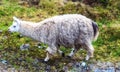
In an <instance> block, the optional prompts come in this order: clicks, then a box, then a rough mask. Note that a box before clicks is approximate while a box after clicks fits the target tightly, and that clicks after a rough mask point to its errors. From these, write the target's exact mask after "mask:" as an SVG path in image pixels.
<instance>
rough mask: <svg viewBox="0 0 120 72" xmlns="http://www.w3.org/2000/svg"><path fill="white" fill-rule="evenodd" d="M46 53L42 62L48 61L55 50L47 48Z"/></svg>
mask: <svg viewBox="0 0 120 72" xmlns="http://www.w3.org/2000/svg"><path fill="white" fill-rule="evenodd" d="M46 51H47V54H46V58H45V59H44V61H48V60H49V59H50V57H51V56H53V55H54V54H55V53H56V51H57V49H56V48H55V47H54V48H50V47H48V48H47V49H46Z"/></svg>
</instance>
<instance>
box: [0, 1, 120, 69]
mask: <svg viewBox="0 0 120 72" xmlns="http://www.w3.org/2000/svg"><path fill="white" fill-rule="evenodd" d="M10 1H11V0H10ZM10 1H9V0H4V1H2V5H0V30H2V31H3V32H2V33H0V58H1V59H5V60H7V61H8V62H9V63H10V64H12V65H13V66H14V67H16V68H20V67H24V68H26V69H29V70H30V71H35V70H38V69H37V66H34V64H35V63H34V62H36V59H43V58H44V57H45V49H46V48H45V47H44V44H42V47H43V48H41V49H40V48H38V42H36V41H33V40H31V39H29V38H27V37H19V34H18V33H14V34H9V33H8V32H7V29H8V27H9V26H10V25H11V24H12V20H13V19H12V17H13V16H17V17H19V18H21V19H23V20H29V21H35V22H38V21H41V20H44V19H45V18H48V17H51V16H54V15H59V14H66V13H67V14H68V13H80V14H84V15H86V16H87V17H89V18H92V19H93V20H95V21H97V23H98V25H99V28H100V35H99V37H98V40H97V41H96V42H93V45H94V48H95V53H94V60H100V61H112V62H117V61H119V60H120V58H119V56H120V27H119V26H118V27H116V23H117V24H118V25H119V23H120V21H119V19H120V14H118V17H117V18H116V17H114V15H113V14H112V13H110V12H109V11H110V7H109V8H108V9H104V8H102V7H94V8H90V11H89V9H87V8H88V7H87V6H86V5H85V6H84V5H81V4H78V5H77V6H76V5H75V4H73V3H71V2H70V3H68V4H66V5H65V6H57V5H56V4H55V3H54V2H52V3H51V2H49V1H47V2H46V1H45V2H41V4H40V6H39V7H38V8H36V7H34V6H33V7H27V6H24V5H23V6H22V5H19V4H18V2H17V1H16V2H14V3H10ZM52 1H54V0H52ZM78 6H80V7H82V8H80V7H78ZM91 10H93V12H91ZM86 11H88V12H86ZM115 11H116V12H115V13H116V14H117V11H118V10H117V9H116V10H115ZM26 43H29V44H30V48H29V49H28V50H27V51H21V50H20V45H22V44H26ZM61 50H63V51H64V52H66V54H68V53H69V51H70V49H65V48H63V47H61ZM85 54H86V52H85V51H83V50H82V51H79V52H78V53H77V54H76V55H75V58H77V59H78V58H79V57H80V55H81V57H83V58H84V57H85ZM83 58H82V59H83ZM57 59H58V60H57ZM77 59H76V60H77ZM82 59H78V60H77V61H80V60H82ZM91 60H92V59H91ZM54 61H55V63H54ZM72 61H74V60H72ZM50 62H51V63H50V65H51V68H52V69H53V70H54V69H55V68H56V69H60V68H61V67H62V66H64V65H65V63H68V62H71V61H69V60H66V59H64V58H61V57H60V56H55V57H54V58H53V59H52V60H51V61H50ZM57 62H58V65H56V63H57ZM52 63H53V64H52ZM36 65H38V66H41V67H43V68H41V69H40V70H43V69H44V66H45V64H43V63H37V64H36ZM34 67H35V68H34Z"/></svg>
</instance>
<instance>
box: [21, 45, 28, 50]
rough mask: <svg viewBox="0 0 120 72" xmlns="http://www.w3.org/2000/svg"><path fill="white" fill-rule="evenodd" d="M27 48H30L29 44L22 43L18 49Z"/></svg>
mask: <svg viewBox="0 0 120 72" xmlns="http://www.w3.org/2000/svg"><path fill="white" fill-rule="evenodd" d="M28 48H30V45H29V44H22V45H21V46H20V50H22V51H23V50H28Z"/></svg>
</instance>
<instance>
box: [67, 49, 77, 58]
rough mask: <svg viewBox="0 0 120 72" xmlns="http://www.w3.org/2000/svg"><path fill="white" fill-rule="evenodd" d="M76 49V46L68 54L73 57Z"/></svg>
mask: <svg viewBox="0 0 120 72" xmlns="http://www.w3.org/2000/svg"><path fill="white" fill-rule="evenodd" d="M75 51H76V50H75V49H74V48H72V51H71V52H70V54H69V55H68V56H69V57H72V56H73V55H74V54H75Z"/></svg>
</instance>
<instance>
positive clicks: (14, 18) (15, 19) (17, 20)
mask: <svg viewBox="0 0 120 72" xmlns="http://www.w3.org/2000/svg"><path fill="white" fill-rule="evenodd" d="M13 20H14V21H15V22H17V23H18V24H20V19H18V18H17V17H15V16H14V17H13Z"/></svg>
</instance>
